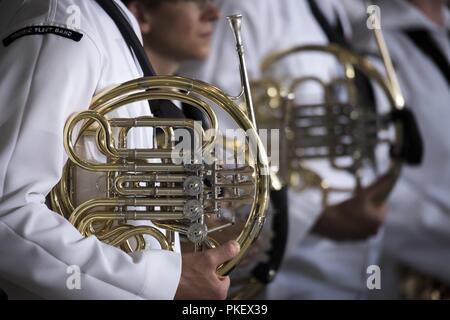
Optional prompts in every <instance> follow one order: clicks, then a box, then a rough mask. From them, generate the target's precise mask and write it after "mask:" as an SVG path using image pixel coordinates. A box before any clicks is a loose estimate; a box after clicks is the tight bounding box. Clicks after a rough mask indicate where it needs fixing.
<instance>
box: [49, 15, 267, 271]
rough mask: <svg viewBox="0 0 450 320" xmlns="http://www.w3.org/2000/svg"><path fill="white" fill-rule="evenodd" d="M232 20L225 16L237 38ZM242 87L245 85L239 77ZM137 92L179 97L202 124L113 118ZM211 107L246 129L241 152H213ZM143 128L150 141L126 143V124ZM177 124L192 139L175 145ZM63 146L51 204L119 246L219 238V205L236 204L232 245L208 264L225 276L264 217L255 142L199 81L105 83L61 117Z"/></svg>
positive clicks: (197, 246) (260, 152)
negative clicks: (226, 257)
mask: <svg viewBox="0 0 450 320" xmlns="http://www.w3.org/2000/svg"><path fill="white" fill-rule="evenodd" d="M240 19H241V17H240V16H231V17H229V20H230V21H231V22H232V23H231V24H232V26H233V28H234V32H235V34H236V36H237V39H240V36H239V33H240V30H239V29H238V28H240ZM241 70H245V65H243V66H241ZM243 79H244V80H245V78H244V77H243ZM243 85H244V87H245V88H246V90H247V92H248V93H249V90H250V89H249V87H248V82H245V81H244V82H243ZM248 96H250V95H248ZM147 100H148V101H150V103H151V102H152V101H154V100H170V101H175V102H176V101H178V102H182V103H186V104H189V105H190V106H193V107H195V108H197V109H198V110H200V111H201V113H202V114H203V116H204V117H205V118H206V120H207V122H208V123H209V126H210V128H209V129H208V130H206V131H205V129H204V128H203V127H202V125H198V123H196V122H195V121H194V120H191V119H169V118H157V117H150V116H140V117H134V118H133V117H117V116H116V114H117V111H118V110H120V109H121V108H122V107H128V108H132V107H133V106H132V103H135V102H139V101H147ZM130 104H131V105H130ZM213 106H215V107H218V108H221V109H223V110H224V111H225V112H226V113H227V114H229V115H230V117H231V118H232V119H233V120H234V121H235V123H236V125H237V126H238V127H239V128H241V129H242V130H243V131H244V132H246V133H247V134H246V136H245V141H244V143H248V144H252V146H253V147H249V148H246V150H247V152H246V153H245V154H240V155H239V157H238V155H237V150H236V145H235V144H231V145H232V146H233V147H232V148H231V150H230V149H229V148H230V147H229V146H228V147H227V150H226V152H227V154H230V153H231V156H228V157H227V158H226V160H227V161H224V159H223V158H221V157H219V156H217V154H218V153H217V152H216V151H217V148H218V146H219V147H220V146H221V145H222V144H223V143H222V142H223V141H222V140H223V137H222V136H221V135H220V134H219V133H218V132H219V126H218V120H217V118H216V115H215V113H214V110H213ZM251 107H252V105H251V103H250V104H249V108H251ZM251 112H252V111H250V114H251ZM143 129H146V130H148V129H151V130H152V131H153V132H156V131H157V132H158V133H159V134H158V135H154V136H153V139H152V140H153V144H152V145H149V146H145V148H136V147H134V146H133V144H132V141H130V139H129V137H130V132H132V131H133V130H143ZM180 129H181V130H184V131H183V132H189V133H190V134H191V137H192V134H193V133H194V134H193V136H194V137H195V138H194V139H193V140H194V141H192V140H191V141H192V142H193V143H192V145H193V146H191V147H190V148H188V151H187V152H184V153H181V152H179V151H180V150H178V149H177V144H176V135H177V132H179V130H180ZM64 147H65V150H66V151H67V154H68V158H69V160H68V161H67V163H66V165H65V167H64V172H63V175H62V178H61V180H60V182H59V183H58V184H57V185H56V186H55V188H54V189H53V190H52V192H51V197H50V198H51V205H52V208H53V209H54V210H55V211H57V212H59V213H60V214H62V215H63V216H64V217H66V218H67V219H68V220H69V221H70V222H71V223H72V224H73V225H74V226H75V227H76V228H77V229H78V230H79V231H80V233H81V234H82V235H83V236H91V235H94V236H96V237H97V238H98V239H99V240H101V241H103V242H105V243H108V244H110V245H112V246H117V247H120V248H121V249H123V250H124V251H126V252H133V251H136V250H144V249H145V248H146V245H148V242H151V241H153V242H154V241H155V240H156V245H158V246H160V247H161V249H164V250H174V248H175V247H176V243H177V241H176V238H177V237H178V236H179V237H180V239H181V240H182V243H186V244H187V245H186V246H182V249H183V248H189V250H196V251H197V250H203V249H204V248H214V247H217V246H219V245H220V244H221V241H219V240H216V239H215V238H216V236H220V235H221V234H222V233H223V232H224V231H225V230H227V228H231V227H233V226H234V225H235V221H236V216H235V212H234V211H233V210H229V209H227V208H230V207H231V206H240V207H241V208H245V209H246V210H241V211H245V215H244V217H242V216H241V217H240V218H241V220H242V221H244V223H242V224H241V225H240V227H241V229H240V231H239V232H238V233H237V235H236V238H235V240H236V241H237V242H238V243H239V244H240V247H241V250H240V253H239V255H238V256H236V257H235V258H234V259H232V260H230V261H228V262H226V263H224V264H223V265H221V266H220V267H219V268H218V270H217V271H218V274H219V275H225V274H228V273H229V272H230V271H231V270H232V269H233V268H234V267H235V266H236V265H237V264H238V263H239V261H240V260H241V259H242V258H243V257H244V256H245V254H246V252H247V251H248V250H249V248H250V247H251V245H252V244H253V243H254V241H255V240H256V238H257V237H258V235H259V233H260V231H261V228H262V226H263V224H264V221H265V217H266V209H267V203H268V196H269V194H268V190H269V178H268V176H267V172H268V160H267V155H266V151H265V147H264V145H263V144H262V142H261V140H260V138H259V137H258V134H257V132H256V128H255V126H254V124H253V123H252V121H251V120H250V119H249V117H248V116H247V115H246V114H245V113H244V112H243V111H241V110H240V109H239V107H238V106H237V105H236V104H235V103H234V101H233V99H231V98H230V97H229V96H228V95H227V94H225V93H224V92H222V91H221V90H220V89H218V88H216V87H214V86H212V85H209V84H207V83H204V82H202V81H198V80H193V79H188V78H183V77H176V76H155V77H147V78H140V79H136V80H132V81H129V82H126V83H123V84H121V85H119V86H117V87H115V88H113V89H111V90H108V91H107V92H105V93H102V94H100V95H98V96H96V97H94V99H93V101H92V103H91V105H90V108H89V110H86V111H82V112H79V113H76V114H74V115H72V116H71V117H70V118H69V119H68V121H67V122H66V124H65V128H64ZM86 149H95V152H94V153H97V154H98V156H96V157H89V156H87V155H86V154H87V153H86ZM219 154H220V152H219ZM187 155H188V156H187ZM238 158H239V159H238ZM99 159H101V160H99ZM86 181H87V182H86ZM224 212H228V214H225V213H224ZM148 222H150V223H148ZM219 238H220V237H219ZM228 240H231V238H229V239H228Z"/></svg>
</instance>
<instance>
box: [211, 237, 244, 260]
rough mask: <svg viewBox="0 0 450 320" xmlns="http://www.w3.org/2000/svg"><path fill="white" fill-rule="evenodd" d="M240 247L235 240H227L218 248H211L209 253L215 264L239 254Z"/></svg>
mask: <svg viewBox="0 0 450 320" xmlns="http://www.w3.org/2000/svg"><path fill="white" fill-rule="evenodd" d="M239 251H241V247H240V245H239V243H238V242H237V241H234V240H232V241H228V242H227V243H225V244H223V245H221V246H220V247H218V248H215V249H211V251H210V255H211V258H212V259H213V262H214V264H215V265H216V266H218V265H221V264H222V263H224V262H226V261H228V260H231V259H233V258H234V257H236V256H237V255H238V254H239Z"/></svg>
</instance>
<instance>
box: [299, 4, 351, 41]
mask: <svg viewBox="0 0 450 320" xmlns="http://www.w3.org/2000/svg"><path fill="white" fill-rule="evenodd" d="M308 4H309V7H310V9H311V12H312V14H313V15H314V18H315V19H316V21H317V22H318V23H319V25H320V26H321V28H322V30H323V32H324V33H325V35H326V36H327V38H328V41H330V42H331V43H335V44H338V45H340V46H342V47H344V48H349V47H350V43H349V42H348V41H347V39H346V38H345V35H344V27H343V25H342V21H341V20H340V19H339V17H338V19H337V26H336V27H333V26H332V25H331V23H330V22H329V21H328V19H327V18H326V17H325V15H324V14H323V12H322V10H320V8H319V6H318V5H317V3H316V0H308Z"/></svg>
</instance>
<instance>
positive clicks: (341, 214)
mask: <svg viewBox="0 0 450 320" xmlns="http://www.w3.org/2000/svg"><path fill="white" fill-rule="evenodd" d="M392 186H393V179H392V176H390V175H386V176H383V177H381V178H380V179H379V180H378V181H377V182H375V183H374V184H373V185H371V186H369V187H367V188H366V189H362V190H359V191H358V192H357V193H356V195H355V196H354V197H353V198H351V199H349V200H346V201H344V202H342V203H339V204H337V205H334V206H329V207H328V208H326V209H325V210H324V211H323V213H322V215H321V217H320V218H319V220H318V221H317V223H316V225H315V226H314V228H313V232H314V233H315V234H318V235H320V236H323V237H327V238H329V239H331V240H335V241H358V240H365V239H367V238H369V237H371V236H374V235H375V234H377V232H378V230H379V229H380V227H381V226H382V224H383V222H384V220H385V217H386V212H387V210H386V202H385V195H386V194H388V192H389V191H390V190H391V189H392ZM381 199H383V200H381Z"/></svg>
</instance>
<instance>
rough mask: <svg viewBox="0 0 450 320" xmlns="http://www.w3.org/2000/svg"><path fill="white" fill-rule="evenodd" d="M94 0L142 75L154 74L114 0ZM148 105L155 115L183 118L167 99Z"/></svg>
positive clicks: (181, 113)
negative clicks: (126, 46)
mask: <svg viewBox="0 0 450 320" xmlns="http://www.w3.org/2000/svg"><path fill="white" fill-rule="evenodd" d="M96 1H97V3H98V4H99V6H100V7H102V8H103V10H104V11H105V12H106V13H107V14H108V15H109V16H110V17H111V19H112V20H113V21H114V22H115V24H116V25H117V28H118V29H119V31H120V33H121V34H122V37H123V38H124V39H125V41H126V43H127V45H128V47H129V48H130V51H131V55H135V56H136V58H137V60H138V62H139V65H140V66H141V68H142V72H143V73H144V76H146V77H152V76H155V75H156V73H155V70H154V69H153V67H152V65H151V63H150V61H149V59H148V57H147V54H146V53H145V50H144V47H143V46H142V44H141V42H140V40H139V38H138V37H137V35H136V33H135V32H134V30H133V28H132V27H131V25H130V23H129V22H128V20H127V19H126V17H125V16H124V15H123V13H122V11H121V10H120V8H119V7H118V6H117V5H116V4H115V3H114V0H96ZM149 105H150V110H151V111H152V113H153V114H154V115H155V116H157V117H164V118H184V115H183V112H182V111H181V110H180V109H179V108H177V107H176V106H175V105H174V104H173V103H172V102H170V101H168V100H154V101H152V103H151V104H150V102H149Z"/></svg>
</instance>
